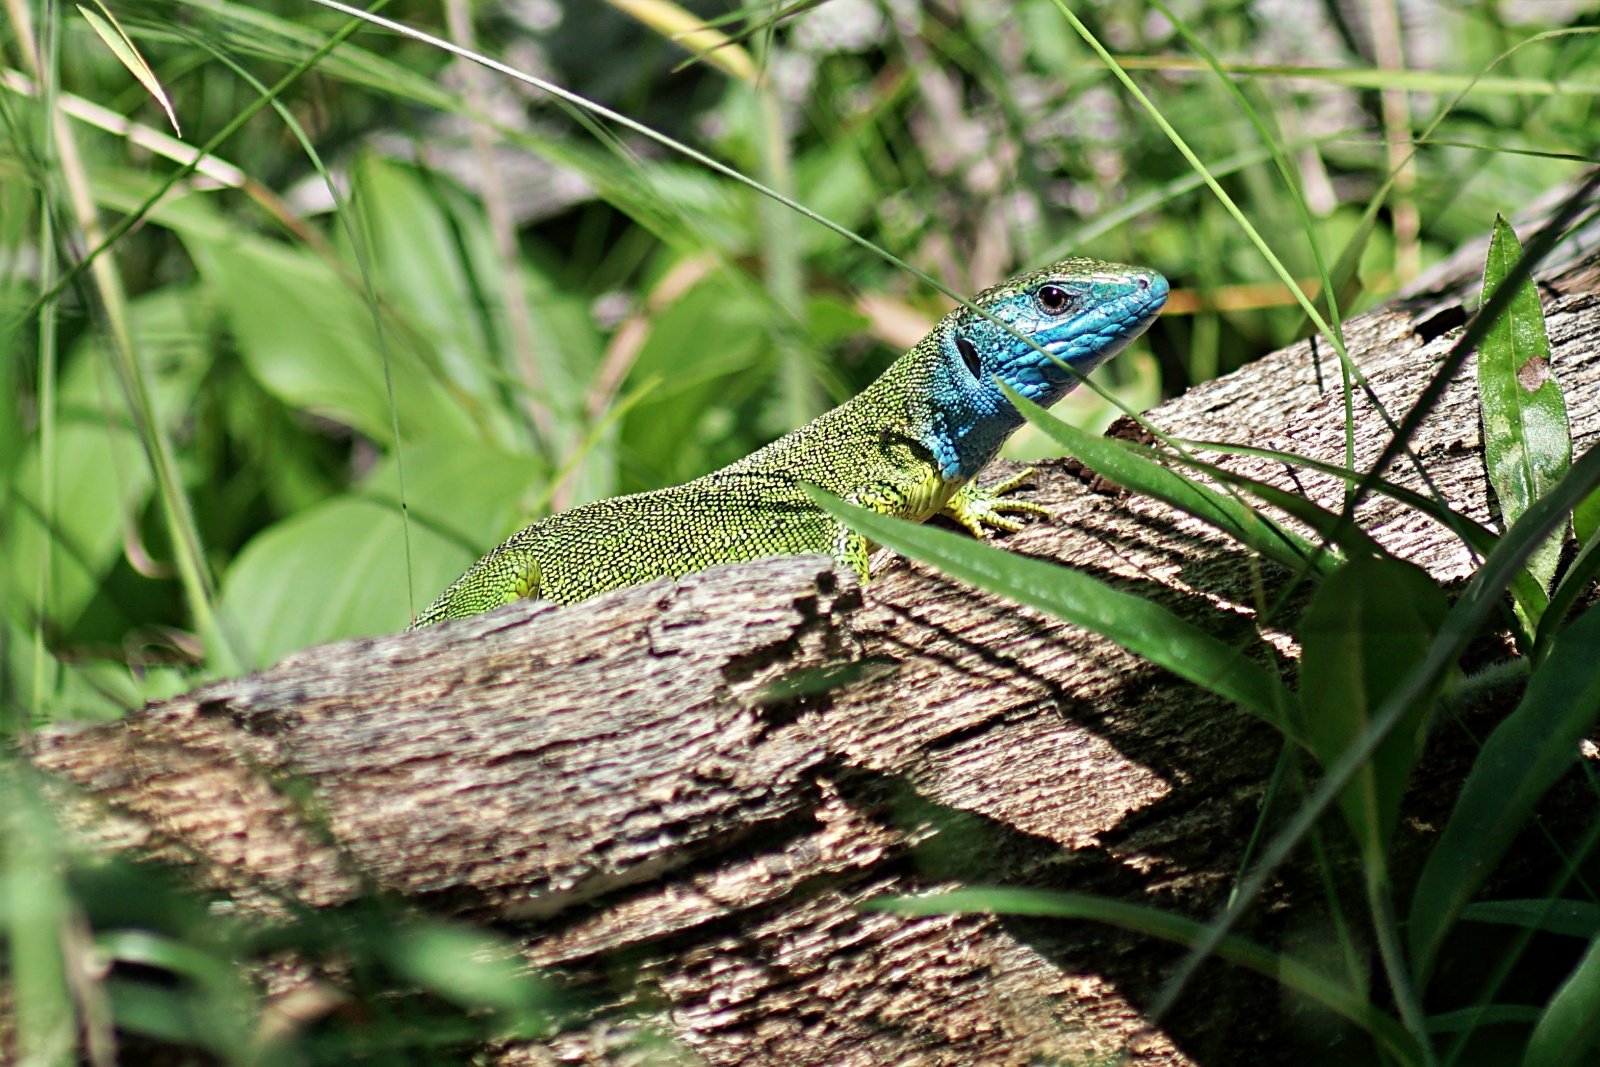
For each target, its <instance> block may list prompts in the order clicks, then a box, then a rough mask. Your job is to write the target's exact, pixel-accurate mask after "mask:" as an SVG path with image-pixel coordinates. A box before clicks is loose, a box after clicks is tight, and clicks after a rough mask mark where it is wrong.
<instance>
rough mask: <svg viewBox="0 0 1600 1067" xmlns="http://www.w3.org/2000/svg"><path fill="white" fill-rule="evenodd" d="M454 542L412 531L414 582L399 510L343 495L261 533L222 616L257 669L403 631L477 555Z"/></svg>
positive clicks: (241, 562)
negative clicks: (313, 650) (345, 641)
mask: <svg viewBox="0 0 1600 1067" xmlns="http://www.w3.org/2000/svg"><path fill="white" fill-rule="evenodd" d="M477 555H478V554H477V553H476V552H475V551H473V550H472V549H470V548H466V547H464V546H462V545H461V544H460V543H459V542H458V541H457V540H456V539H455V538H454V537H450V536H446V535H444V534H441V533H438V532H435V531H434V530H433V529H431V528H430V527H429V526H427V525H425V524H424V523H420V522H414V523H412V524H411V562H412V567H413V570H412V577H411V591H412V598H411V601H410V603H408V601H407V594H406V585H407V582H406V548H405V540H404V535H403V531H402V529H401V526H400V514H399V512H398V511H397V510H396V509H395V508H393V507H390V506H387V505H385V504H382V503H379V502H376V501H373V500H366V499H360V498H352V497H348V496H344V497H336V498H334V499H333V500H330V501H328V502H326V503H324V504H320V505H318V506H317V507H314V508H312V509H310V510H309V511H304V512H301V513H300V514H298V515H295V516H293V517H292V518H289V519H286V520H284V521H283V522H280V523H278V524H277V525H275V526H271V527H268V528H267V529H266V530H265V531H263V532H262V533H260V534H258V535H256V537H255V538H254V539H252V540H251V541H250V543H249V544H247V545H245V547H244V550H243V551H242V552H240V553H239V556H238V558H237V559H235V560H234V562H233V566H231V567H230V568H228V573H227V574H226V575H225V576H224V579H223V583H222V609H221V610H222V617H223V619H224V621H225V623H226V624H227V625H229V626H230V627H231V629H232V632H234V633H236V634H237V635H238V636H239V638H240V643H241V644H242V645H243V649H244V652H245V655H246V658H247V660H248V666H252V667H265V666H268V665H269V664H272V663H274V662H276V661H277V660H279V659H281V658H282V657H283V656H284V655H286V654H287V653H289V652H293V651H294V650H295V649H298V648H304V647H305V646H307V645H311V644H316V643H317V642H320V641H333V640H336V639H338V638H342V637H361V636H366V635H368V634H380V633H387V632H391V631H395V630H400V629H403V628H404V627H405V626H406V625H407V624H408V623H409V622H410V621H411V615H410V611H409V609H410V607H411V605H412V604H414V605H415V607H416V609H417V610H421V609H422V608H423V607H426V606H427V604H428V603H429V602H430V601H432V599H433V598H434V597H435V596H437V595H438V593H439V591H440V590H441V589H443V588H444V587H445V586H446V585H448V584H449V583H450V582H451V581H452V580H454V579H455V577H456V576H457V575H459V574H460V573H461V572H462V571H464V570H466V569H467V567H468V566H470V565H471V564H472V562H473V561H474V560H475V559H476V558H477Z"/></svg>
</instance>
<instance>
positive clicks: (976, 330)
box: [412, 259, 1167, 628]
mask: <svg viewBox="0 0 1600 1067" xmlns="http://www.w3.org/2000/svg"><path fill="white" fill-rule="evenodd" d="M1166 292H1167V283H1166V281H1165V279H1163V278H1162V277H1161V276H1160V275H1159V274H1156V273H1155V272H1153V271H1149V270H1143V269H1139V268H1134V267H1125V266H1119V265H1116V264H1110V263H1100V262H1096V261H1094V260H1087V259H1072V260H1067V261H1064V262H1062V263H1057V264H1054V265H1052V266H1050V267H1046V268H1044V269H1043V270H1038V271H1032V272H1029V273H1027V274H1021V275H1018V276H1017V277H1015V278H1012V279H1010V280H1008V281H1006V282H1003V283H1001V284H1000V285H997V286H994V287H993V288H991V289H987V290H985V291H984V292H983V293H980V294H979V295H978V296H977V297H975V298H974V300H973V303H974V304H975V305H977V306H978V307H979V308H982V309H983V310H984V311H985V312H987V313H988V315H989V316H992V317H993V319H999V320H1001V323H1003V325H1000V324H997V323H996V322H995V321H993V320H992V319H991V318H988V317H985V316H983V315H978V314H975V313H974V312H973V311H971V310H970V309H967V308H958V309H956V310H955V311H953V312H951V313H950V314H949V315H946V316H945V317H944V318H943V319H942V320H940V322H939V324H938V325H937V326H936V327H934V329H933V331H932V332H931V333H929V334H928V336H927V337H924V338H923V339H922V340H921V341H920V342H918V343H917V345H916V346H915V347H914V348H912V349H911V350H910V351H909V352H907V353H906V354H905V355H904V356H902V357H901V358H900V359H898V360H897V361H895V363H894V364H893V365H892V366H890V367H889V369H888V370H887V371H885V372H884V373H883V375H882V376H881V377H880V378H878V380H877V381H875V382H873V383H872V384H871V385H869V386H867V388H866V389H864V390H863V391H862V392H861V393H860V395H858V396H856V397H855V398H854V399H852V400H849V401H847V402H846V403H844V404H841V405H840V406H839V407H836V408H834V409H833V410H832V411H829V412H827V413H826V414H824V415H821V416H819V417H818V418H817V419H815V420H814V421H812V422H810V423H808V424H807V425H805V426H802V427H801V428H800V429H798V430H795V431H794V432H793V433H790V434H788V435H787V436H785V437H782V438H780V439H779V440H777V441H774V442H773V443H772V444H770V445H768V446H766V447H765V448H763V449H761V450H760V451H758V452H755V453H753V454H751V455H750V456H747V457H746V458H744V459H742V460H740V461H739V462H737V463H735V464H733V465H732V466H729V467H724V468H723V469H722V470H719V471H716V472H714V473H712V474H708V475H706V476H705V477H703V478H697V479H695V480H694V481H692V482H688V483H686V484H684V485H679V486H673V487H672V488H669V489H659V490H656V491H655V492H650V493H639V494H636V495H634V496H624V497H616V498H614V499H611V500H599V501H595V502H594V503H592V504H584V505H582V506H580V507H576V508H572V509H571V510H569V511H564V512H561V513H560V514H557V515H552V516H550V517H549V518H547V519H543V520H541V521H539V522H536V523H534V524H533V525H531V526H528V527H526V528H524V529H523V530H521V531H519V532H518V533H516V534H514V535H513V536H512V537H511V538H509V539H508V540H506V541H505V542H504V543H503V544H501V545H500V546H499V547H498V548H496V549H494V550H493V551H492V552H490V553H489V554H488V555H486V556H484V557H483V559H481V560H479V561H478V562H477V563H476V564H474V565H473V566H472V568H471V569H470V570H468V571H467V572H466V573H465V574H463V575H462V576H461V577H460V578H458V579H457V580H456V581H455V583H454V584H452V585H451V586H450V587H449V588H448V589H446V590H445V591H444V592H443V593H441V594H440V595H439V598H438V599H437V600H435V601H434V602H433V604H431V605H430V606H429V607H428V608H427V609H426V610H425V611H423V612H422V613H421V614H420V615H418V616H417V618H416V621H415V622H413V623H412V627H413V628H417V627H422V626H429V625H432V624H434V623H438V622H444V621H446V620H449V619H459V618H464V617H466V616H469V615H476V614H478V613H479V612H483V611H488V610H490V609H491V608H495V607H499V606H500V605H502V604H508V603H510V602H511V601H513V600H517V599H520V598H524V597H529V598H543V599H548V600H553V601H555V602H557V603H561V604H570V603H573V602H575V601H579V600H583V599H585V598H586V597H591V596H594V595H595V594H597V593H603V592H605V591H607V590H610V589H620V588H622V587H624V586H629V585H637V584H640V583H642V582H648V581H651V580H653V579H656V578H662V577H669V576H670V577H676V576H678V575H683V574H689V573H692V572H694V571H699V570H703V569H705V568H706V567H710V566H713V565H715V564H719V563H740V562H744V561H747V560H753V559H760V558H763V557H766V556H780V555H795V554H802V553H831V554H833V556H834V557H835V558H836V559H837V560H839V561H840V562H841V563H845V564H848V565H849V566H850V567H852V568H853V569H854V570H855V571H856V573H857V574H858V575H860V577H861V578H862V580H863V581H865V580H866V578H867V577H868V574H867V557H868V554H869V552H870V551H871V548H872V546H871V545H870V544H869V543H868V542H867V541H866V539H865V538H863V537H861V536H860V535H859V534H856V533H854V532H852V531H850V530H848V529H846V528H844V527H843V526H841V525H840V524H839V523H837V522H835V521H834V520H833V518H832V517H831V516H829V515H828V514H827V513H826V512H824V511H822V510H820V509H819V508H818V507H817V506H816V505H815V504H813V503H812V502H811V500H810V498H808V497H807V496H806V494H805V492H804V491H803V490H802V489H801V486H802V484H804V483H810V484H812V485H817V486H821V487H822V488H823V489H826V490H828V491H829V492H830V493H833V494H834V495H836V496H839V497H841V498H843V499H845V500H848V501H851V502H852V503H855V504H859V505H861V506H863V507H867V508H871V509H872V510H874V511H877V512H881V513H882V514H885V515H893V516H897V517H900V518H904V519H910V520H912V521H913V522H923V521H925V520H927V519H929V518H932V517H933V516H935V515H940V514H943V515H946V516H948V517H950V518H951V519H954V520H955V521H956V522H958V523H960V524H961V525H962V526H964V527H966V528H967V529H968V530H970V531H971V532H972V534H973V536H975V537H980V538H981V537H983V536H984V527H985V526H992V527H995V528H997V529H1001V530H1017V529H1020V528H1021V525H1022V524H1021V522H1020V521H1018V520H1017V519H1015V518H1012V517H1010V516H1009V515H1007V514H1006V513H1007V512H1012V513H1022V514H1026V513H1036V514H1041V515H1048V512H1046V511H1045V510H1044V509H1043V508H1041V507H1039V506H1038V505H1035V504H1030V503H1025V502H1021V501H1008V500H1004V499H1002V495H1003V494H1005V493H1006V492H1008V491H1010V490H1011V489H1013V488H1015V487H1016V486H1017V484H1018V483H1019V482H1021V481H1022V480H1023V478H1025V477H1026V476H1027V474H1029V473H1031V471H1025V472H1023V473H1022V474H1020V475H1018V476H1016V477H1014V478H1010V479H1008V480H1006V481H1005V482H1003V483H1001V484H999V485H996V486H992V487H990V488H980V487H979V486H978V484H977V482H976V481H975V480H974V478H975V476H976V475H977V473H978V471H979V470H980V469H982V467H983V466H984V465H985V464H987V463H988V462H989V461H990V460H991V459H993V458H994V456H995V454H996V453H997V452H998V451H999V449H1000V446H1001V445H1002V444H1003V443H1004V442H1005V440H1006V438H1007V437H1009V436H1010V435H1011V433H1012V432H1014V431H1015V430H1016V429H1017V428H1018V427H1020V426H1021V425H1022V424H1023V419H1022V417H1021V415H1020V414H1019V413H1018V412H1017V410H1016V408H1015V406H1014V405H1012V404H1011V402H1010V401H1009V400H1007V399H1006V398H1005V396H1004V394H1003V393H1001V392H1000V390H999V387H998V385H997V382H1004V383H1005V384H1007V385H1009V386H1010V387H1012V388H1013V389H1016V390H1017V391H1018V392H1020V393H1022V394H1023V395H1025V396H1027V397H1029V399H1032V400H1034V401H1036V402H1038V403H1041V404H1045V405H1049V404H1052V403H1054V402H1055V401H1056V400H1059V399H1060V398H1061V396H1063V395H1065V393H1066V392H1067V391H1068V390H1070V389H1071V388H1072V387H1073V386H1074V385H1075V384H1076V383H1077V381H1078V377H1077V376H1076V375H1075V374H1073V373H1072V372H1069V371H1067V370H1065V369H1063V368H1062V367H1061V366H1060V365H1059V364H1058V363H1057V362H1055V361H1054V360H1052V359H1050V358H1049V357H1048V356H1046V355H1045V354H1043V353H1042V352H1041V351H1040V349H1041V348H1042V349H1044V350H1046V351H1048V352H1050V353H1052V354H1054V355H1056V356H1057V357H1058V358H1059V359H1060V360H1062V361H1063V362H1065V363H1067V364H1068V365H1070V366H1071V367H1073V368H1074V370H1076V371H1077V372H1078V373H1079V374H1087V373H1088V372H1089V371H1091V370H1093V369H1094V368H1095V367H1096V366H1098V365H1099V364H1100V363H1103V362H1104V361H1105V360H1107V359H1109V358H1110V357H1111V356H1113V355H1115V354H1116V353H1117V352H1119V351H1121V350H1122V348H1123V347H1124V346H1126V345H1127V343H1128V342H1129V341H1131V340H1132V339H1133V338H1135V337H1137V336H1138V335H1139V334H1140V333H1142V332H1144V330H1145V328H1146V327H1147V326H1149V324H1150V323H1151V322H1152V321H1153V320H1154V318H1155V316H1156V314H1157V313H1158V312H1159V311H1160V309H1161V305H1162V304H1163V303H1164V302H1165V300H1166ZM1030 342H1031V343H1030Z"/></svg>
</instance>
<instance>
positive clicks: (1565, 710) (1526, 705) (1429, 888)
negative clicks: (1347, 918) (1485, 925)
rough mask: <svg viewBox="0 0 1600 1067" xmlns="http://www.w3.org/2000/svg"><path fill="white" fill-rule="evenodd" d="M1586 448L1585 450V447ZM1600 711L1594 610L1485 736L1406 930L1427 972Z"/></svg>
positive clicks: (1420, 969)
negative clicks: (1493, 729) (1524, 692)
mask: <svg viewBox="0 0 1600 1067" xmlns="http://www.w3.org/2000/svg"><path fill="white" fill-rule="evenodd" d="M1591 455H1592V453H1591ZM1596 718H1600V610H1590V611H1587V612H1585V613H1584V614H1583V616H1582V617H1581V618H1579V619H1578V620H1577V621H1576V622H1574V623H1573V624H1572V625H1571V626H1569V627H1568V628H1567V629H1566V630H1565V631H1563V632H1562V634H1561V636H1560V637H1558V638H1556V641H1555V645H1554V646H1553V647H1552V649H1551V652H1550V658H1549V659H1548V660H1546V661H1545V663H1544V664H1543V665H1542V666H1540V668H1539V669H1538V670H1537V671H1535V672H1534V675H1533V677H1532V679H1531V680H1530V681H1529V682H1528V691H1527V693H1526V694H1525V695H1524V696H1523V698H1522V703H1521V704H1519V705H1518V706H1517V709H1516V710H1515V711H1513V712H1512V713H1511V714H1510V715H1509V716H1508V717H1507V718H1506V720H1505V721H1504V722H1502V723H1501V724H1500V725H1499V726H1498V727H1496V728H1495V731H1494V733H1492V734H1490V735H1489V738H1488V740H1487V741H1485V742H1484V745H1483V749H1482V751H1480V752H1479V754H1478V758H1477V760H1476V761H1475V762H1474V763H1473V765H1472V770H1471V772H1469V773H1468V775H1467V780H1466V783H1465V784H1464V785H1463V786H1462V788H1461V796H1460V797H1459V798H1458V799H1457V801H1456V806H1455V809H1454V810H1453V811H1452V812H1451V814H1450V821H1449V822H1448V823H1447V824H1446V825H1445V828H1444V833H1443V834H1442V835H1441V836H1440V838H1439V842H1438V844H1436V845H1434V847H1433V851H1432V852H1430V853H1429V855H1428V861H1427V863H1426V864H1425V865H1424V867H1423V869H1422V877H1421V878H1420V879H1419V880H1418V882H1417V890H1416V895H1415V897H1414V898H1413V899H1412V903H1411V921H1410V924H1409V936H1410V942H1411V956H1412V959H1413V960H1414V961H1415V965H1416V969H1417V973H1418V975H1426V974H1427V973H1428V971H1429V970H1430V969H1431V968H1432V966H1433V963H1434V961H1435V960H1436V959H1437V957H1438V953H1439V948H1440V946H1441V944H1442V943H1443V941H1444V937H1445V935H1446V934H1447V933H1448V932H1449V930H1450V927H1451V926H1452V925H1453V924H1454V923H1455V920H1456V918H1457V916H1459V915H1460V914H1461V910H1462V908H1463V907H1465V905H1466V902H1467V900H1468V899H1469V898H1470V897H1471V896H1472V894H1473V893H1474V892H1476V891H1477V889H1478V887H1479V886H1481V885H1482V884H1483V882H1484V879H1486V878H1487V877H1488V876H1489V874H1490V872H1491V871H1493V869H1494V866H1495V864H1496V863H1498V862H1499V860H1500V857H1501V856H1502V855H1504V854H1505V851H1506V849H1507V848H1508V847H1510V845H1511V841H1512V839H1513V838H1514V837H1515V836H1516V834H1517V831H1518V830H1520V829H1521V828H1522V826H1523V824H1524V823H1526V822H1527V820H1528V818H1529V817H1530V815H1531V814H1532V812H1533V806H1534V805H1535V804H1536V803H1538V801H1539V798H1540V797H1542V796H1544V794H1545V792H1546V791H1547V790H1548V789H1549V788H1550V787H1551V786H1552V785H1554V784H1555V781H1556V779H1557V778H1559V777H1561V775H1562V774H1563V773H1564V772H1565V771H1566V770H1567V768H1568V767H1569V766H1571V764H1572V760H1573V758H1574V756H1575V755H1576V753H1577V750H1578V749H1577V747H1578V742H1579V741H1580V740H1582V739H1583V737H1584V736H1585V735H1586V734H1587V733H1588V731H1589V729H1590V727H1591V726H1593V724H1594V722H1595V719H1596Z"/></svg>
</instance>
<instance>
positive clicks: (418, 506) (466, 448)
mask: <svg viewBox="0 0 1600 1067" xmlns="http://www.w3.org/2000/svg"><path fill="white" fill-rule="evenodd" d="M405 461H406V506H407V508H408V510H409V512H410V515H411V521H412V523H413V524H414V526H413V528H415V526H417V525H420V526H424V527H427V528H428V529H430V530H433V531H435V532H437V533H440V534H443V535H444V536H446V537H447V538H449V539H450V540H452V541H454V542H455V543H456V544H457V545H459V546H461V547H464V548H467V549H469V550H470V551H472V552H474V553H477V554H479V555H481V554H482V553H485V552H487V551H489V549H491V548H493V547H494V546H495V545H497V544H499V543H500V542H501V541H503V540H505V539H506V538H507V537H508V536H510V535H511V534H512V533H514V532H516V531H517V530H519V529H521V528H522V527H523V526H525V525H527V524H528V522H530V521H531V520H532V518H533V514H532V512H533V509H534V508H535V507H536V506H537V505H538V503H539V500H540V497H541V496H542V494H543V492H544V490H545V487H546V485H545V471H544V468H543V465H542V464H541V463H540V462H539V461H538V460H537V459H535V458H533V457H531V456H524V455H517V454H515V453H512V452H506V451H504V450H502V449H498V448H495V447H493V446H492V445H485V444H479V443H478V442H475V441H423V442H422V443H420V444H417V445H413V446H411V447H409V448H407V449H406V454H405ZM359 488H360V491H361V492H362V493H364V494H366V495H368V496H370V497H373V498H375V499H377V500H379V501H381V502H383V503H386V504H388V505H390V506H391V507H398V506H399V502H400V486H399V478H398V476H397V472H396V465H395V462H394V459H393V457H388V458H386V459H384V460H383V461H382V462H381V463H379V464H378V465H377V466H375V467H374V468H373V469H372V471H371V472H369V473H368V474H367V476H366V477H364V478H362V479H361V483H360V487H359ZM416 547H417V546H416V545H415V544H413V546H412V549H413V554H414V553H415V550H416ZM450 558H451V559H452V560H454V559H455V553H454V552H453V551H452V552H451V556H450ZM397 577H400V576H397ZM434 592H437V590H434ZM419 593H420V591H419ZM428 595H429V597H430V599H431V594H428Z"/></svg>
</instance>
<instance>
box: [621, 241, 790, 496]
mask: <svg viewBox="0 0 1600 1067" xmlns="http://www.w3.org/2000/svg"><path fill="white" fill-rule="evenodd" d="M772 355H773V348H772V342H771V334H770V332H769V310H768V308H767V307H766V305H765V304H764V302H763V301H762V300H760V299H759V298H758V297H757V296H756V295H755V294H753V293H751V292H750V291H749V290H747V289H746V288H745V286H744V284H743V283H742V282H741V281H740V280H739V279H736V278H733V277H731V276H730V274H729V273H728V272H726V271H718V272H716V273H714V274H712V275H710V276H709V277H708V278H707V279H706V280H704V281H702V282H701V283H700V284H698V285H696V286H695V287H694V288H692V289H690V290H689V291H688V292H687V293H685V294H684V295H683V296H682V298H680V299H679V300H678V301H677V302H675V303H674V304H672V305H671V306H670V307H668V308H667V309H666V310H664V311H662V312H661V313H660V314H659V315H657V316H656V317H655V319H654V321H653V322H652V323H651V325H650V335H649V337H648V338H647V339H646V340H645V343H644V346H643V348H641V349H640V351H639V355H638V358H637V359H636V360H635V362H634V365H633V368H632V369H631V370H630V372H629V375H628V383H629V385H630V387H635V386H637V385H639V384H640V383H643V382H645V381H647V380H649V379H651V378H657V379H659V380H660V383H659V384H658V385H657V386H656V387H655V388H654V389H653V390H652V391H651V392H650V394H649V395H648V396H647V397H646V398H645V399H644V400H642V401H640V402H639V403H638V404H637V405H636V406H635V407H634V408H633V410H632V411H630V412H628V414H627V416H626V417H625V418H624V419H623V423H622V446H623V448H624V449H625V450H626V458H627V464H626V467H625V475H626V479H625V481H624V488H625V489H627V490H630V491H631V490H635V489H655V488H659V487H660V486H663V485H675V484H678V483H680V482H685V481H688V480H689V479H691V478H695V477H698V476H699V475H702V474H705V473H706V472H708V471H711V470H715V469H716V468H718V467H720V466H723V465H725V464H727V463H731V462H733V461H734V460H737V459H739V458H740V457H741V456H742V455H745V454H747V453H748V452H749V451H751V444H752V442H750V441H747V440H743V439H740V438H734V437H732V432H733V429H734V419H735V415H734V409H735V408H736V407H737V406H738V405H739V404H740V403H742V402H743V401H744V400H745V399H747V398H748V397H749V396H750V394H751V393H752V392H753V391H755V390H756V389H759V388H760V387H761V386H762V385H763V384H765V382H766V380H767V379H766V376H765V374H764V373H763V372H764V371H765V370H766V368H767V367H768V366H770V365H771V363H772Z"/></svg>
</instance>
